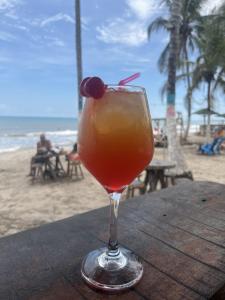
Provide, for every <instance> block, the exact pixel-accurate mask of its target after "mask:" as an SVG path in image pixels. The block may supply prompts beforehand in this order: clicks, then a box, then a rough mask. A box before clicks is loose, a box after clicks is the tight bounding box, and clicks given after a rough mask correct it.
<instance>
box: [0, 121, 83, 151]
mask: <svg viewBox="0 0 225 300" xmlns="http://www.w3.org/2000/svg"><path fill="white" fill-rule="evenodd" d="M41 133H45V134H46V136H47V138H48V139H50V140H51V142H52V144H53V145H54V146H59V147H63V146H71V147H72V145H73V143H74V142H76V140H77V119H75V118H48V117H2V116H0V153H1V152H10V151H15V150H19V149H24V148H36V144H37V141H38V139H39V135H40V134H41Z"/></svg>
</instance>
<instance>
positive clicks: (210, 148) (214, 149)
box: [198, 127, 225, 155]
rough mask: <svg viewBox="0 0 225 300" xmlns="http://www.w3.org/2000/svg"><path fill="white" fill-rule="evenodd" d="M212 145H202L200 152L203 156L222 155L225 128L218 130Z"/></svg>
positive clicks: (215, 132)
mask: <svg viewBox="0 0 225 300" xmlns="http://www.w3.org/2000/svg"><path fill="white" fill-rule="evenodd" d="M213 138H214V139H213V141H212V143H207V144H204V145H200V146H199V149H198V152H199V153H202V154H209V155H212V154H220V148H221V144H222V143H223V141H224V140H225V130H224V128H223V127H222V128H216V129H215V131H214V134H213Z"/></svg>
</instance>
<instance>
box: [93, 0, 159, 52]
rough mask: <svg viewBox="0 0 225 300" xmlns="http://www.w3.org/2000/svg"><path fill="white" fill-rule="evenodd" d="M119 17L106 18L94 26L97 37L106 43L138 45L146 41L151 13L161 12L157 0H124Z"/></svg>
mask: <svg viewBox="0 0 225 300" xmlns="http://www.w3.org/2000/svg"><path fill="white" fill-rule="evenodd" d="M125 3H126V8H125V10H124V12H123V13H122V17H121V18H115V19H111V20H108V22H106V23H105V24H102V25H101V26H98V27H97V28H96V30H97V32H98V34H97V38H98V39H99V40H101V41H103V42H105V43H108V44H110V43H111V44H122V45H126V46H140V45H141V44H144V43H145V42H147V26H148V24H149V23H150V18H151V17H152V16H153V15H156V14H159V13H162V12H163V9H164V5H163V4H160V3H161V2H160V1H157V0H126V2H125Z"/></svg>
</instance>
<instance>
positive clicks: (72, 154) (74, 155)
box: [66, 143, 80, 161]
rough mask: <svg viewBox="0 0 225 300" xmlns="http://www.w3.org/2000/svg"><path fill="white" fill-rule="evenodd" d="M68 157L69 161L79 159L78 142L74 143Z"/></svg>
mask: <svg viewBox="0 0 225 300" xmlns="http://www.w3.org/2000/svg"><path fill="white" fill-rule="evenodd" d="M66 159H67V160H69V161H75V160H79V159H80V158H79V154H78V153H77V143H75V144H74V145H73V150H72V151H71V152H70V153H69V154H67V155H66Z"/></svg>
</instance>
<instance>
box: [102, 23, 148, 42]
mask: <svg viewBox="0 0 225 300" xmlns="http://www.w3.org/2000/svg"><path fill="white" fill-rule="evenodd" d="M96 30H97V32H98V35H97V38H98V39H99V40H101V41H103V42H105V43H108V44H110V43H111V44H124V45H128V46H139V45H141V44H143V43H145V42H146V41H147V30H146V27H145V25H144V24H143V23H141V22H137V21H136V22H135V21H133V22H132V21H127V20H125V19H121V18H116V19H115V20H114V21H111V22H108V24H107V25H102V26H98V27H97V28H96Z"/></svg>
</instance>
